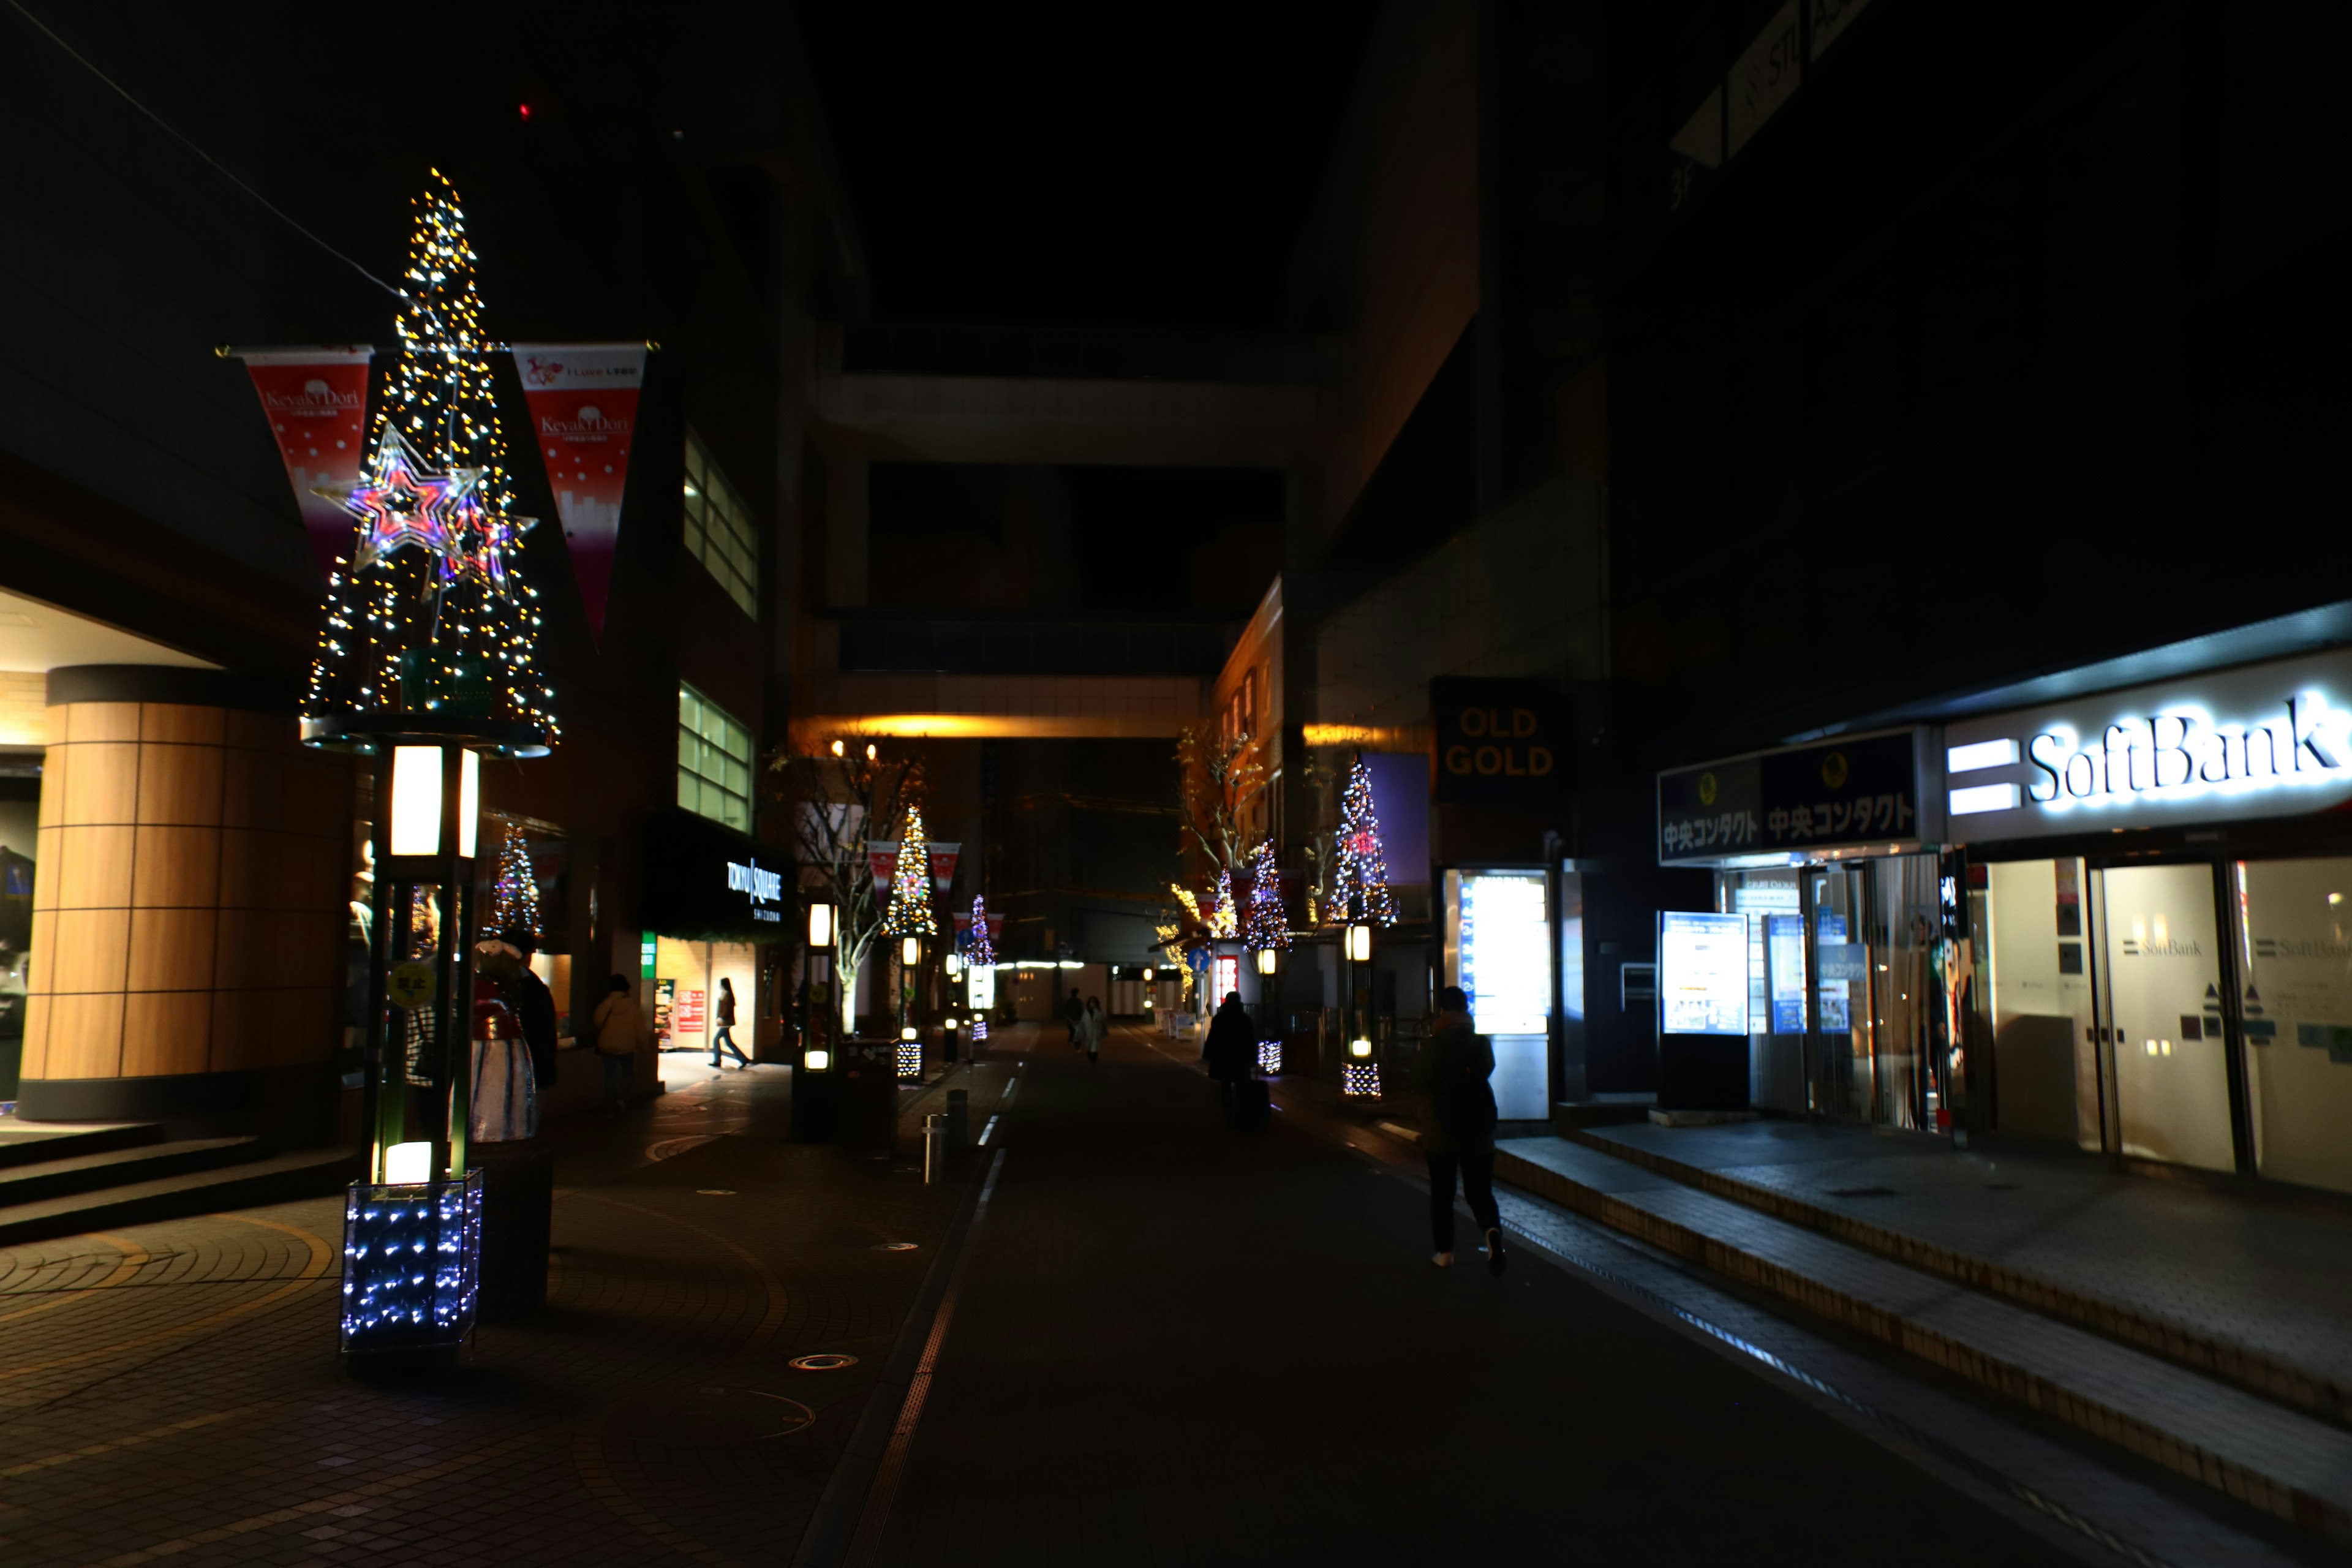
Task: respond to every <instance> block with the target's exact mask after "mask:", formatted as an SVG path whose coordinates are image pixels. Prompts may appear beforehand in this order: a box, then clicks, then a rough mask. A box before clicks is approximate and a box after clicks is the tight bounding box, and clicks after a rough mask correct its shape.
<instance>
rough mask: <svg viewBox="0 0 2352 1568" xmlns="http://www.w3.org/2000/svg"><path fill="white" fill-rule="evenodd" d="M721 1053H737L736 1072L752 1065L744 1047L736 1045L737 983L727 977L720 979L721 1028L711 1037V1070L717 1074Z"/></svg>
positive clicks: (713, 1031)
mask: <svg viewBox="0 0 2352 1568" xmlns="http://www.w3.org/2000/svg"><path fill="white" fill-rule="evenodd" d="M720 1051H732V1052H734V1053H735V1070H736V1071H738V1072H742V1071H744V1070H746V1069H748V1068H750V1067H751V1058H749V1057H747V1056H745V1055H744V1054H743V1047H740V1046H739V1045H737V1044H736V1043H735V983H734V982H733V981H732V980H730V979H728V978H727V976H725V975H723V974H722V975H720V976H719V1027H718V1028H716V1029H714V1030H712V1031H711V1035H710V1070H711V1071H713V1072H717V1071H718V1070H719V1064H720V1062H721V1060H722V1059H723V1058H720V1056H719V1052H720Z"/></svg>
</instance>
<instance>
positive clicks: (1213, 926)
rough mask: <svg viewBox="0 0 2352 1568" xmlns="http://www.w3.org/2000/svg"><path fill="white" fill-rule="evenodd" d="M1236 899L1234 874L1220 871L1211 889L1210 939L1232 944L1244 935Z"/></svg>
mask: <svg viewBox="0 0 2352 1568" xmlns="http://www.w3.org/2000/svg"><path fill="white" fill-rule="evenodd" d="M1237 904H1238V900H1235V898H1234V874H1233V873H1232V872H1231V871H1227V870H1223V869H1220V870H1219V871H1218V872H1217V881H1216V885H1215V886H1214V887H1213V888H1211V889H1209V921H1208V924H1209V939H1210V940H1211V941H1212V942H1231V941H1233V940H1234V938H1235V937H1238V936H1239V935H1241V933H1242V930H1241V911H1240V910H1239V909H1238V908H1237V907H1236V906H1237Z"/></svg>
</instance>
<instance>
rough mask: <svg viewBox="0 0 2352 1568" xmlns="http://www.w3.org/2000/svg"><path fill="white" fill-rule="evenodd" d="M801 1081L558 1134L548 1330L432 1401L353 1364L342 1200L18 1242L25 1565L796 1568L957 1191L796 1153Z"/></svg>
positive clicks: (977, 1106) (13, 1492)
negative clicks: (845, 1365)
mask: <svg viewBox="0 0 2352 1568" xmlns="http://www.w3.org/2000/svg"><path fill="white" fill-rule="evenodd" d="M682 1076H685V1075H682ZM695 1076H698V1077H700V1076H701V1075H695ZM1004 1076H1005V1069H1004V1068H1002V1067H992V1068H982V1069H981V1071H980V1072H979V1074H978V1075H977V1078H976V1080H975V1082H974V1084H973V1099H974V1102H975V1103H974V1110H975V1111H976V1112H984V1111H985V1110H986V1109H987V1108H988V1107H989V1106H990V1105H992V1100H993V1095H994V1093H995V1092H996V1085H997V1084H998V1083H1000V1082H1001V1080H1002V1079H1003V1077H1004ZM784 1080H785V1075H784V1073H783V1071H782V1069H781V1068H761V1069H754V1070H753V1071H751V1072H749V1073H744V1074H740V1075H738V1074H734V1073H729V1074H725V1075H720V1076H718V1077H707V1078H703V1079H702V1081H698V1082H695V1083H694V1084H692V1085H691V1086H690V1087H688V1088H686V1089H681V1090H679V1091H678V1092H674V1093H672V1094H670V1095H667V1096H665V1097H664V1098H662V1099H661V1100H656V1101H655V1102H654V1103H653V1104H652V1105H651V1106H649V1107H646V1108H641V1109H639V1110H635V1111H632V1112H631V1113H630V1114H629V1115H628V1116H627V1117H625V1118H622V1119H617V1120H613V1119H606V1118H604V1117H601V1116H599V1117H593V1118H588V1119H583V1120H578V1121H572V1122H568V1123H560V1124H558V1125H557V1126H556V1127H555V1128H554V1129H552V1130H551V1134H550V1138H551V1142H553V1143H554V1144H555V1145H556V1148H557V1153H558V1165H557V1181H558V1195H557V1199H556V1205H555V1216H554V1252H553V1260H552V1269H551V1280H550V1305H549V1307H548V1310H546V1311H544V1312H543V1313H541V1315H539V1316H538V1317H535V1318H533V1319H531V1320H530V1321H527V1322H522V1323H516V1324H494V1325H486V1326H485V1327H484V1328H482V1329H481V1331H479V1333H478V1336H477V1340H476V1343H475V1345H474V1346H473V1348H472V1349H471V1350H470V1351H469V1352H467V1354H466V1355H465V1357H464V1358H463V1359H462V1361H461V1363H460V1364H459V1365H458V1366H457V1367H456V1368H454V1369H450V1370H447V1371H446V1372H444V1373H441V1374H440V1375H439V1376H437V1377H435V1378H433V1379H430V1380H426V1381H418V1382H409V1383H399V1382H384V1381H377V1380H373V1379H369V1378H361V1377H352V1376H349V1375H346V1373H344V1371H343V1369H342V1367H341V1363H340V1360H339V1358H338V1356H337V1354H336V1346H335V1332H336V1329H335V1324H336V1302H337V1294H338V1279H339V1262H340V1257H339V1255H340V1250H341V1199H340V1198H322V1199H317V1200H311V1201H307V1202H302V1203H293V1204H286V1205H278V1206H275V1207H270V1208H263V1209H255V1210H251V1211H247V1212H243V1213H237V1214H228V1215H212V1216H207V1217H205V1218H200V1219H191V1220H184V1221H177V1222H173V1223H170V1224H162V1225H152V1226H139V1227H135V1228H127V1229H124V1230H121V1231H120V1232H116V1233H108V1234H103V1235H92V1236H83V1237H68V1238H63V1239H59V1240H57V1241H53V1242H46V1243H38V1244H34V1245H28V1246H25V1247H15V1248H10V1249H5V1250H0V1562H5V1563H7V1564H9V1568H35V1565H39V1564H50V1563H110V1564H130V1563H146V1562H154V1561H164V1560H169V1561H171V1562H174V1563H334V1562H370V1563H375V1562H396V1563H404V1564H411V1563H413V1564H484V1565H488V1564H498V1565H505V1564H514V1563H558V1562H561V1563H770V1562H775V1561H780V1560H782V1559H783V1558H786V1557H789V1555H790V1554H791V1551H792V1548H793V1543H794V1542H795V1541H797V1539H798V1537H799V1534H800V1531H801V1528H802V1525H803V1522H804V1521H805V1520H806V1518H807V1517H808V1514H809V1512H810V1510H812V1509H813V1508H814V1504H815V1501H816V1499H817V1497H818V1495H819V1493H820V1492H821V1491H822V1490H823V1489H824V1484H825V1482H826V1480H827V1479H828V1478H829V1477H830V1475H831V1473H832V1470H833V1466H834V1460H835V1457H836V1456H837V1454H838V1452H839V1450H840V1447H841V1446H842V1444H843V1443H844V1442H845V1440H846V1437H847V1435H848V1432H849V1429H850V1428H851V1427H852V1426H854V1425H855V1423H856V1420H857V1417H858V1415H859V1413H860V1411H861V1409H862V1408H863V1405H864V1401H865V1395H866V1391H867V1389H868V1388H869V1387H870V1386H871V1384H872V1382H873V1380H874V1378H875V1377H876V1375H877V1373H878V1372H879V1370H880V1368H881V1365H882V1363H883V1361H884V1359H885V1357H886V1356H887V1353H888V1352H889V1349H890V1347H891V1345H892V1343H893V1342H894V1341H895V1339H896V1336H897V1332H898V1326H899V1323H900V1321H902V1319H903V1316H904V1313H905V1311H906V1310H907V1307H908V1303H909V1302H910V1301H911V1300H912V1299H913V1296H914V1294H915V1292H916V1290H917V1289H918V1288H919V1285H920V1282H921V1280H922V1279H923V1276H924V1272H925V1270H926V1269H927V1268H929V1260H930V1253H931V1249H932V1247H934V1245H935V1244H936V1243H937V1241H938V1239H939V1237H940V1232H941V1230H942V1227H943V1226H944V1224H945V1221H946V1219H947V1217H948V1215H949V1213H950V1210H951V1208H952V1205H953V1204H954V1202H955V1199H956V1196H957V1195H958V1189H956V1188H954V1187H952V1186H942V1187H935V1188H926V1187H925V1186H924V1185H923V1184H922V1181H921V1177H920V1174H919V1171H918V1170H917V1169H916V1168H915V1166H914V1165H913V1164H912V1163H910V1161H909V1159H908V1152H907V1147H906V1145H905V1144H904V1143H903V1142H902V1146H901V1149H900V1152H899V1153H898V1155H896V1156H894V1157H887V1158H877V1157H872V1156H863V1155H856V1154H852V1153H850V1152H845V1151H841V1150H836V1149H832V1148H816V1147H806V1146H799V1145H793V1144H789V1143H786V1142H782V1134H783V1131H784V1129H785V1127H786V1126H787V1125H788V1115H789V1107H788V1103H787V1101H786V1098H785V1095H784V1092H783V1090H784ZM901 1240H908V1241H913V1242H916V1243H917V1244H918V1245H917V1247H916V1248H915V1249H913V1250H911V1251H888V1250H883V1249H881V1246H880V1244H882V1243H884V1242H889V1241H901ZM820 1351H822V1352H847V1353H849V1354H851V1355H855V1356H856V1357H857V1358H858V1360H857V1362H856V1365H855V1366H853V1367H851V1368H849V1369H847V1370H845V1371H834V1372H823V1373H810V1372H802V1371H798V1370H796V1369H793V1368H792V1367H790V1366H788V1365H787V1364H786V1363H788V1362H789V1361H790V1359H791V1358H792V1357H793V1356H797V1355H801V1354H803V1353H807V1352H820Z"/></svg>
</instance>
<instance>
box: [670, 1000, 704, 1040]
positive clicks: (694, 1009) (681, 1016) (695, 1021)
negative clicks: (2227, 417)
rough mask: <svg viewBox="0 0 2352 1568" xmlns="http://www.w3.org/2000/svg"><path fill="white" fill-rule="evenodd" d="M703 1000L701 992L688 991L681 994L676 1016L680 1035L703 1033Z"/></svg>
mask: <svg viewBox="0 0 2352 1568" xmlns="http://www.w3.org/2000/svg"><path fill="white" fill-rule="evenodd" d="M702 1000H703V994H702V993H701V992H699V991H688V992H683V993H681V994H679V996H678V999H677V1015H676V1016H677V1032H678V1033H679V1034H681V1035H698V1034H700V1033H702V1012H703V1009H702Z"/></svg>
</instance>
